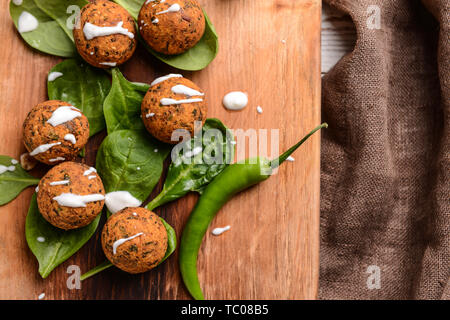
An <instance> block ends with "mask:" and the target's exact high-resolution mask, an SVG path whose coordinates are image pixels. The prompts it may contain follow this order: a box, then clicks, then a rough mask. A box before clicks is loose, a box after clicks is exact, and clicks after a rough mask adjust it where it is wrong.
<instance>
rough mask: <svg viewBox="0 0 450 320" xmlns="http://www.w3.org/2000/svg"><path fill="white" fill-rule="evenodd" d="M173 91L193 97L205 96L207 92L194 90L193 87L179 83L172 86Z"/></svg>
mask: <svg viewBox="0 0 450 320" xmlns="http://www.w3.org/2000/svg"><path fill="white" fill-rule="evenodd" d="M172 92H173V93H175V94H184V95H185V96H188V97H193V96H204V95H205V94H204V93H202V92H200V91H197V90H194V89H192V88H189V87H186V86H184V85H182V84H177V85H176V86H173V87H172Z"/></svg>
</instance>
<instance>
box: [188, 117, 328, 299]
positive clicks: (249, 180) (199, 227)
mask: <svg viewBox="0 0 450 320" xmlns="http://www.w3.org/2000/svg"><path fill="white" fill-rule="evenodd" d="M327 127H328V125H327V124H326V123H324V124H322V125H320V126H318V127H316V128H315V129H314V130H313V131H311V132H310V133H309V134H308V135H306V136H305V137H304V138H303V139H302V140H301V141H299V142H298V143H297V144H296V145H294V146H293V147H292V148H290V149H289V150H287V151H286V152H285V153H283V154H282V155H281V156H280V157H278V158H277V159H275V160H272V161H270V160H267V159H264V158H256V159H247V160H245V161H244V162H240V163H235V164H232V165H230V166H228V167H227V168H226V169H225V170H223V171H222V172H221V173H220V174H219V175H218V176H217V177H216V178H215V179H214V180H213V181H212V182H211V183H210V184H209V185H208V186H207V187H206V189H205V190H204V192H203V194H202V196H201V197H200V199H199V200H198V202H197V205H196V206H195V208H194V210H193V211H192V213H191V215H190V217H189V219H188V221H187V223H186V226H185V227H184V230H183V234H182V236H181V243H180V255H179V263H180V271H181V276H182V278H183V281H184V284H185V285H186V288H187V289H188V291H189V293H190V294H191V295H192V297H193V298H194V299H196V300H203V299H204V297H203V292H202V289H201V288H200V283H199V281H198V274H197V257H198V251H199V249H200V245H201V243H202V240H203V236H204V235H205V233H206V230H207V229H208V226H209V224H210V223H211V221H212V220H213V219H214V217H215V216H216V214H217V212H218V211H219V210H220V208H222V207H223V205H224V204H225V203H226V202H228V201H229V200H230V199H231V198H232V197H233V196H234V195H236V194H237V193H239V192H241V191H243V190H245V189H248V188H249V187H251V186H253V185H255V184H258V183H260V182H262V181H264V180H266V179H268V178H269V177H270V175H271V173H272V171H273V170H274V169H275V168H276V167H278V166H279V165H281V164H282V163H283V162H284V161H285V160H286V159H287V158H288V157H289V156H290V155H291V154H292V153H293V152H294V151H295V150H297V149H298V148H299V147H300V146H301V145H302V144H303V143H304V142H305V141H306V140H307V139H308V138H309V137H310V136H312V135H313V134H314V133H315V132H316V131H318V130H320V129H322V128H327Z"/></svg>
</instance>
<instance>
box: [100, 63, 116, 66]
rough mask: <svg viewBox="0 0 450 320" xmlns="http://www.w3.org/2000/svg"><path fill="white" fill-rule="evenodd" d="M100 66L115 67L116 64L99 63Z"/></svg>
mask: <svg viewBox="0 0 450 320" xmlns="http://www.w3.org/2000/svg"><path fill="white" fill-rule="evenodd" d="M100 64H101V65H104V66H109V67H115V66H117V62H100Z"/></svg>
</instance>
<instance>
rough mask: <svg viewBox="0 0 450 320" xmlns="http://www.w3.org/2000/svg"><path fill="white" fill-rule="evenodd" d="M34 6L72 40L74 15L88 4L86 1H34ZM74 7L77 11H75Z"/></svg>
mask: <svg viewBox="0 0 450 320" xmlns="http://www.w3.org/2000/svg"><path fill="white" fill-rule="evenodd" d="M34 2H35V3H36V6H37V7H38V8H39V9H41V10H42V11H43V12H45V13H46V14H47V15H48V16H49V17H51V18H52V19H53V20H55V21H56V22H57V23H58V25H59V26H60V27H61V29H63V31H64V32H65V33H66V35H67V36H68V37H69V38H70V40H72V42H74V40H73V29H72V27H73V26H75V20H76V13H77V10H78V9H81V8H83V7H84V6H85V5H87V4H88V3H89V1H87V0H69V1H68V0H63V1H61V0H34ZM75 7H76V8H77V9H75Z"/></svg>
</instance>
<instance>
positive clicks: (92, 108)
mask: <svg viewBox="0 0 450 320" xmlns="http://www.w3.org/2000/svg"><path fill="white" fill-rule="evenodd" d="M52 72H60V73H62V74H63V75H62V76H60V77H58V78H56V79H55V80H53V81H48V83H47V87H48V96H49V98H50V99H51V100H63V101H66V102H69V103H71V104H72V105H74V106H75V107H77V108H79V109H80V110H81V111H82V112H83V113H84V115H86V117H87V118H88V120H89V133H90V135H91V136H93V135H94V134H96V133H98V132H100V131H102V130H103V129H104V128H105V118H104V116H103V102H104V100H105V98H106V97H107V95H108V93H109V91H110V89H111V81H110V79H109V76H108V75H107V73H105V72H102V71H99V70H98V69H95V68H93V67H91V66H90V65H88V64H87V63H85V62H82V61H79V60H75V59H68V60H65V61H63V62H61V63H59V64H57V65H56V66H54V67H53V68H52V69H51V70H50V74H51V73H52Z"/></svg>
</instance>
